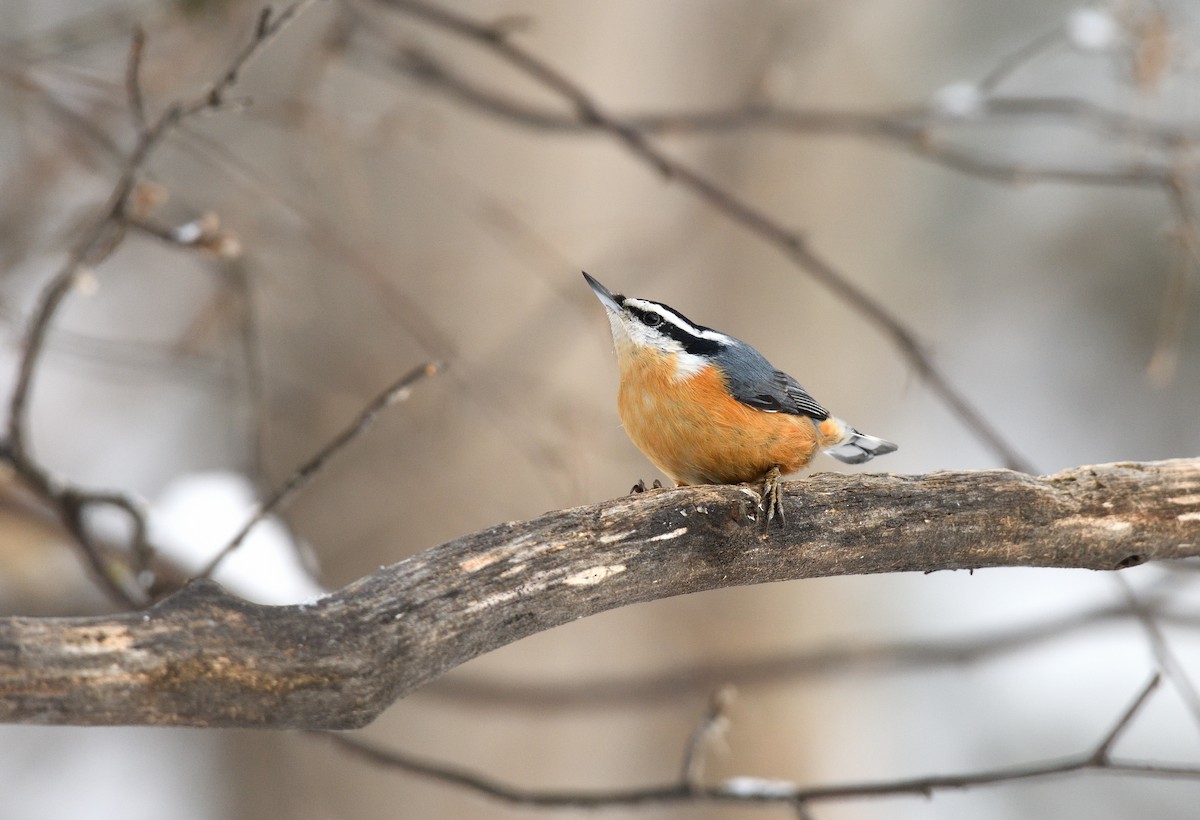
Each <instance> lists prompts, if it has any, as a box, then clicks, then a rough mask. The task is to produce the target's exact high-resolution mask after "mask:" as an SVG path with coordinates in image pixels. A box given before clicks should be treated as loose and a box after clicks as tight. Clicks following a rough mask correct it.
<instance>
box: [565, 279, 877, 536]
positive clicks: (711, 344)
mask: <svg viewBox="0 0 1200 820" xmlns="http://www.w3.org/2000/svg"><path fill="white" fill-rule="evenodd" d="M583 276H584V278H585V279H587V283H588V284H589V285H591V288H592V290H593V291H594V292H595V294H596V296H597V298H599V299H600V303H601V304H602V305H604V310H605V312H606V313H607V314H608V321H609V324H610V325H611V326H612V335H613V342H614V345H615V347H616V349H617V366H618V368H619V369H620V378H621V386H620V389H619V391H618V393H617V411H618V413H619V414H620V416H621V422H622V423H623V424H624V426H625V432H626V433H628V434H629V438H630V439H631V440H632V441H633V443H634V444H636V445H637V447H638V449H639V450H641V451H642V452H643V453H645V455H646V457H647V458H648V459H650V461H652V462H653V463H654V466H655V467H657V468H658V469H660V470H662V471H663V472H664V473H666V475H667V476H668V477H669V478H671V480H673V481H674V482H675V483H676V485H678V486H684V485H688V484H736V483H741V482H751V481H755V482H757V481H762V482H765V483H764V488H763V502H764V507H765V508H766V514H767V521H768V522H769V521H770V520H771V519H772V518H774V516H775V515H776V513H779V514H780V515H782V507H780V506H779V505H780V487H779V479H780V476H782V475H787V474H789V473H794V472H796V471H797V470H800V469H801V468H802V467H804V466H805V465H807V464H808V463H809V462H810V461H811V460H812V458H813V456H814V455H815V454H816V452H817V450H822V451H824V452H826V453H828V454H829V455H831V456H833V457H834V458H836V459H838V460H839V461H844V462H846V463H847V464H860V463H862V462H864V461H870V460H871V459H872V458H874V457H875V456H880V455H883V454H885V453H891V452H893V451H894V450H895V449H896V445H895V444H892V443H891V442H890V441H884V440H883V439H881V438H876V437H875V436H868V435H865V434H863V433H860V432H858V431H857V430H855V429H854V428H853V427H851V426H850V425H849V424H846V423H845V422H844V421H842V420H841V419H838V418H835V417H833V416H831V415H830V414H829V411H827V410H826V409H825V408H824V407H822V406H821V405H819V404H817V402H816V401H815V400H814V399H813V397H812V396H810V395H809V394H808V391H806V390H805V389H804V388H803V387H801V386H800V383H799V382H797V381H796V380H795V379H793V378H792V377H791V376H789V375H788V374H786V373H784V372H783V371H782V370H777V369H776V368H775V367H774V366H772V365H771V363H770V362H768V361H767V360H766V359H765V358H764V357H763V355H762V354H761V353H759V352H758V351H757V350H755V349H754V348H752V347H751V346H750V345H748V344H746V343H745V342H743V341H741V340H740V339H735V338H734V337H732V336H727V335H726V334H724V333H720V332H718V331H715V330H712V329H711V328H707V327H703V326H701V325H698V324H696V323H694V322H692V321H690V320H689V319H687V318H686V317H685V316H684V315H683V314H682V313H680V312H679V311H677V310H675V309H674V308H670V307H667V306H666V305H664V304H661V303H659V302H651V301H650V300H648V299H635V298H634V297H632V296H622V295H621V294H619V293H613V292H611V291H610V290H609V289H608V288H606V287H604V285H602V284H600V283H599V282H597V281H596V280H595V279H594V278H592V277H591V276H588V274H587V273H584V274H583Z"/></svg>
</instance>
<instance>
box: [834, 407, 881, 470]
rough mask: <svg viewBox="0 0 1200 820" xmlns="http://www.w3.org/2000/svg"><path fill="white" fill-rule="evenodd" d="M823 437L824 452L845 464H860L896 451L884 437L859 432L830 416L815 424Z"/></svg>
mask: <svg viewBox="0 0 1200 820" xmlns="http://www.w3.org/2000/svg"><path fill="white" fill-rule="evenodd" d="M817 429H818V430H820V431H821V435H822V436H823V437H824V441H823V442H822V446H823V448H824V450H825V452H826V453H828V454H829V455H831V456H833V457H834V458H836V459H837V460H838V461H844V462H846V463H847V464H862V463H863V462H864V461H870V460H871V459H873V458H875V456H882V455H887V454H888V453H894V452H896V445H895V444H892V442H890V441H886V440H885V439H881V438H877V437H875V436H868V435H867V434H865V433H860V432H858V431H857V430H855V429H854V428H853V427H851V426H850V425H849V424H846V422H844V421H842V420H841V419H835V418H833V417H832V416H830V417H829V418H827V419H825V421H823V422H821V423H820V424H818V425H817Z"/></svg>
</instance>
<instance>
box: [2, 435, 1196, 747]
mask: <svg viewBox="0 0 1200 820" xmlns="http://www.w3.org/2000/svg"><path fill="white" fill-rule="evenodd" d="M784 506H785V508H786V513H787V524H786V525H785V526H781V527H777V528H772V529H771V530H770V531H769V532H768V533H766V534H764V529H763V526H762V521H761V520H760V517H759V516H758V515H757V507H756V503H755V498H754V497H753V494H752V493H751V492H750V491H748V490H747V489H746V488H743V487H738V486H707V487H694V488H686V489H676V490H659V491H651V492H648V493H646V494H644V495H639V496H636V497H625V498H618V499H614V500H612V501H606V502H604V503H601V504H596V505H592V506H589V507H577V508H574V509H569V510H559V511H555V512H550V513H547V514H545V515H543V516H541V517H540V518H536V519H533V520H530V521H524V522H517V523H508V524H501V525H498V526H496V527H492V528H491V529H488V530H484V531H482V532H479V533H475V534H473V535H468V536H464V537H462V538H459V539H457V540H455V541H451V542H449V543H447V544H443V545H442V546H439V547H435V548H433V549H430V550H426V551H425V552H423V553H420V554H418V555H415V556H413V557H411V558H409V559H407V560H404V561H401V562H400V563H398V564H394V565H392V566H390V567H385V568H384V569H381V570H379V571H378V572H375V573H373V574H371V575H369V576H367V577H365V578H362V579H360V580H359V581H356V582H354V583H352V584H350V585H349V586H347V587H345V588H344V589H342V590H339V591H338V592H335V593H333V594H332V595H329V596H327V597H325V598H322V599H321V600H319V601H317V602H315V603H313V604H311V605H302V606H292V607H264V606H257V605H254V604H250V603H247V602H245V601H242V600H240V599H237V598H235V597H233V596H230V595H228V594H227V593H225V592H224V591H223V590H221V589H220V587H218V586H217V585H215V584H212V583H208V582H198V583H195V584H193V585H191V586H190V587H188V588H186V589H185V590H183V591H182V592H180V593H178V594H176V595H173V596H171V597H170V598H168V599H167V600H165V601H163V602H162V603H161V604H159V605H157V606H155V607H154V608H152V609H150V610H147V611H144V612H136V613H129V614H125V615H120V616H116V617H109V618H63V619H48V620H38V619H31V618H9V619H5V620H2V621H0V720H4V721H9V722H25V723H68V724H152V725H167V724H179V725H194V726H260V727H278V728H284V727H288V728H309V729H315V728H349V727H354V726H361V725H364V724H366V723H368V722H369V721H370V720H372V719H373V718H374V717H375V716H376V715H378V714H379V713H380V712H381V711H382V710H383V709H385V708H386V707H387V706H388V705H389V704H391V703H392V702H393V701H394V700H395V699H396V698H397V697H400V696H402V695H404V694H406V693H408V692H411V691H412V690H414V689H416V688H417V687H419V686H421V685H422V684H425V683H427V682H429V681H430V680H433V679H434V678H436V677H438V676H439V675H441V674H442V673H443V672H445V671H447V670H448V669H451V668H452V667H454V666H457V665H459V664H461V663H463V662H465V661H467V660H469V659H471V658H473V657H475V656H477V655H480V654H482V653H484V652H487V651H489V650H492V649H495V648H497V647H500V646H504V645H506V644H508V643H512V642H513V641H516V640H518V639H520V638H523V637H525V636H527V635H531V634H533V633H535V632H539V631H542V630H545V629H549V628H551V627H553V626H557V625H559V624H563V623H566V622H568V621H572V620H575V619H577V618H581V617H584V616H587V615H592V614H595V613H597V612H602V611H604V610H607V609H612V608H615V607H618V606H624V605H626V604H632V603H637V602H640V601H650V600H655V599H658V598H666V597H670V596H673V595H681V594H685V593H689V592H698V591H701V590H707V589H716V588H720V587H730V586H738V585H745V584H756V583H763V582H767V581H782V580H789V579H797V578H812V577H821V576H833V575H850V574H860V573H879V572H907V571H924V572H932V571H936V570H946V569H968V568H969V569H977V568H983V567H1001V566H1037V567H1081V568H1088V569H1118V568H1121V567H1127V566H1131V565H1134V564H1138V563H1142V562H1143V561H1148V560H1161V559H1172V558H1184V557H1189V556H1196V555H1200V459H1189V460H1175V461H1162V462H1152V463H1142V464H1110V465H1097V466H1089V467H1079V468H1075V469H1072V470H1068V471H1066V472H1063V473H1059V474H1057V475H1053V476H1049V477H1045V478H1035V477H1031V476H1027V475H1022V474H1018V473H1013V472H1010V471H1006V470H990V471H971V472H946V473H932V474H929V475H924V476H892V475H841V474H831V473H826V474H819V475H815V476H812V477H810V478H808V479H806V480H804V481H798V482H793V483H791V484H789V485H788V486H787V493H786V496H785V498H784Z"/></svg>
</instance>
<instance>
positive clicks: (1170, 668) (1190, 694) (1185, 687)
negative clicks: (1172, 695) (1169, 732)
mask: <svg viewBox="0 0 1200 820" xmlns="http://www.w3.org/2000/svg"><path fill="white" fill-rule="evenodd" d="M1113 580H1114V582H1115V583H1116V584H1117V585H1118V586H1119V587H1120V588H1121V591H1122V592H1123V593H1124V595H1125V599H1126V601H1127V602H1128V603H1129V608H1130V609H1131V610H1133V612H1134V613H1135V614H1136V615H1137V617H1138V620H1139V621H1140V622H1141V625H1142V630H1143V631H1144V632H1145V633H1146V641H1147V643H1148V644H1149V646H1150V651H1151V652H1152V653H1153V655H1154V660H1155V661H1156V662H1157V663H1158V668H1159V670H1160V671H1161V672H1162V674H1163V675H1166V677H1167V679H1168V680H1169V681H1170V682H1171V685H1172V686H1174V687H1175V691H1177V692H1178V693H1179V696H1180V697H1181V698H1182V699H1183V702H1184V704H1186V705H1187V707H1188V710H1189V711H1190V712H1191V713H1192V720H1193V721H1194V722H1195V724H1196V727H1197V728H1200V692H1197V691H1196V686H1195V684H1193V683H1192V680H1191V678H1190V677H1188V674H1187V670H1185V669H1184V667H1183V664H1182V663H1180V662H1179V658H1178V657H1177V656H1176V654H1175V652H1174V651H1173V650H1172V649H1171V645H1170V644H1169V643H1167V639H1166V636H1165V635H1163V633H1162V629H1161V628H1160V627H1159V625H1158V620H1157V619H1156V618H1155V617H1154V615H1153V613H1151V612H1150V611H1149V610H1147V609H1146V608H1145V607H1144V606H1143V605H1142V603H1141V601H1139V600H1138V597H1137V593H1136V592H1134V589H1133V587H1132V586H1131V585H1130V583H1129V581H1127V580H1126V579H1124V578H1122V577H1120V576H1119V575H1118V576H1114V578H1113Z"/></svg>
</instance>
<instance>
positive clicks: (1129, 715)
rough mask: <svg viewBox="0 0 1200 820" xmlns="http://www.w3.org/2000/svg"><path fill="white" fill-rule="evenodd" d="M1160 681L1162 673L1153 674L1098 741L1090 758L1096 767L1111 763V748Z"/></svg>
mask: <svg viewBox="0 0 1200 820" xmlns="http://www.w3.org/2000/svg"><path fill="white" fill-rule="evenodd" d="M1160 680H1162V673H1161V672H1155V673H1154V675H1152V676H1151V678H1150V680H1149V681H1148V682H1147V683H1146V686H1145V688H1143V689H1142V692H1141V694H1140V695H1138V696H1137V697H1136V698H1135V699H1134V701H1133V703H1131V704H1129V708H1128V709H1126V710H1125V711H1124V712H1123V713H1122V714H1121V716H1120V717H1119V718H1118V719H1117V722H1116V723H1114V724H1113V727H1112V728H1111V729H1110V730H1109V731H1108V734H1107V735H1105V736H1104V739H1103V740H1101V741H1100V745H1099V746H1097V747H1096V751H1095V752H1094V753H1093V754H1092V758H1093V759H1094V760H1095V762H1096V765H1097V766H1107V765H1108V764H1109V763H1111V762H1112V748H1113V746H1115V745H1116V742H1117V741H1118V740H1119V739H1120V738H1121V735H1123V734H1124V733H1125V730H1126V729H1127V728H1129V724H1130V723H1132V722H1133V719H1134V718H1135V717H1137V714H1138V712H1140V711H1141V710H1142V707H1143V706H1144V705H1145V704H1146V701H1147V700H1149V699H1150V695H1152V694H1153V693H1154V690H1155V689H1157V688H1158V684H1159V681H1160Z"/></svg>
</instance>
